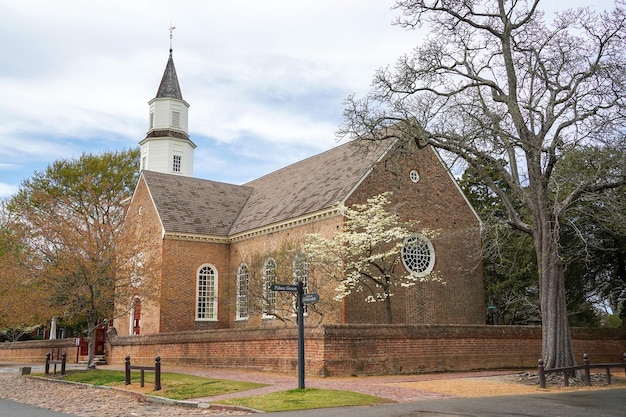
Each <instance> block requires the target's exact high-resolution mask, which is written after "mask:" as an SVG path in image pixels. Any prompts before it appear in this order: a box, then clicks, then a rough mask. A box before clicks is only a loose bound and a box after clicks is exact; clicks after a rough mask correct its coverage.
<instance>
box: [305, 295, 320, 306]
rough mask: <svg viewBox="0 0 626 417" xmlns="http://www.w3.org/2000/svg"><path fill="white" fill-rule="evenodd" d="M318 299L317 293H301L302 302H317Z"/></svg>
mask: <svg viewBox="0 0 626 417" xmlns="http://www.w3.org/2000/svg"><path fill="white" fill-rule="evenodd" d="M319 300H320V295H319V294H302V303H303V304H312V303H317V302H318V301H319Z"/></svg>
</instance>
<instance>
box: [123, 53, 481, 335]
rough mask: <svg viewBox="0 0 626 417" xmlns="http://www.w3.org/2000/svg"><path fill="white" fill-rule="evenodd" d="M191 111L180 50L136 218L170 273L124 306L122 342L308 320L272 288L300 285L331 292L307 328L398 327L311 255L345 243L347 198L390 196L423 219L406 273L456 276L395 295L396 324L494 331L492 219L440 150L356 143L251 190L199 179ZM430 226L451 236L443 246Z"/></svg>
mask: <svg viewBox="0 0 626 417" xmlns="http://www.w3.org/2000/svg"><path fill="white" fill-rule="evenodd" d="M188 109H189V104H188V103H187V102H186V101H185V100H184V99H183V97H182V93H181V89H180V85H179V82H178V78H177V75H176V70H175V67H174V61H173V58H172V53H171V51H170V55H169V59H168V61H167V65H166V68H165V72H164V74H163V78H162V80H161V83H160V85H159V87H158V90H157V94H156V97H155V98H154V99H152V100H151V101H150V102H149V130H148V133H147V134H146V137H145V139H143V140H142V141H141V142H140V146H141V175H140V179H139V181H138V184H137V186H136V189H135V192H134V194H133V196H132V199H131V200H130V202H129V203H128V207H127V220H126V222H127V224H128V225H129V227H128V229H129V230H130V229H132V230H135V231H137V230H139V231H141V233H140V235H141V238H140V240H141V242H140V243H138V244H137V248H138V249H137V251H138V253H137V258H138V259H141V262H143V263H150V264H151V265H156V268H155V271H153V273H152V274H151V276H150V277H149V278H148V277H134V278H135V279H137V280H138V282H141V280H142V279H145V280H151V282H152V283H153V284H155V285H154V290H153V291H151V292H150V293H149V295H143V296H141V297H136V298H133V299H131V300H127V302H126V303H120V302H118V304H117V305H116V311H117V312H118V313H120V314H123V316H122V317H121V318H120V317H118V318H116V319H115V328H116V330H117V334H118V335H120V336H123V335H137V334H141V335H149V334H156V333H169V332H181V331H193V330H212V329H237V328H239V329H242V328H255V329H258V328H264V327H278V326H290V325H294V323H295V314H294V302H293V295H292V294H291V293H288V292H275V291H271V290H270V285H271V284H274V283H281V284H291V283H293V282H295V281H298V280H300V281H302V282H303V283H304V287H305V288H306V291H307V292H308V293H317V294H319V296H320V299H319V301H318V302H317V303H315V304H308V305H307V314H306V320H305V324H306V325H307V326H316V325H320V324H359V323H363V324H384V323H385V320H386V315H385V308H384V305H383V304H384V303H379V302H375V303H367V302H365V295H363V294H359V293H357V294H352V295H350V296H348V297H346V298H344V299H343V300H341V301H336V300H335V299H334V295H335V294H334V290H335V287H336V282H335V283H333V282H328V281H329V280H328V279H327V278H325V277H324V276H320V274H316V273H315V272H314V271H312V270H311V269H310V268H309V265H308V264H307V262H306V259H305V258H304V256H303V255H302V253H301V252H300V251H299V247H300V246H301V245H302V242H303V240H304V237H305V236H306V235H307V234H309V233H314V232H315V233H321V234H323V235H324V236H326V237H329V238H331V237H332V236H333V234H334V233H336V232H337V231H338V230H340V229H341V228H342V224H343V221H344V218H343V216H342V215H341V214H340V212H339V209H338V208H339V204H340V203H343V204H345V205H346V206H351V205H353V204H355V203H364V202H365V201H366V200H367V199H368V198H369V197H372V196H376V195H378V194H381V193H383V192H389V193H390V199H391V200H392V206H393V208H394V210H397V212H398V213H399V214H400V215H401V217H402V218H403V219H407V220H409V219H410V220H417V221H418V223H417V226H416V227H415V230H413V231H412V232H413V233H412V234H411V235H410V236H407V237H406V239H405V242H404V244H405V246H406V248H407V249H409V250H406V251H403V254H402V259H401V260H402V263H401V266H402V267H403V268H406V269H407V270H408V271H411V272H412V273H414V274H417V275H420V274H428V273H430V272H432V271H434V272H436V273H437V275H438V276H439V277H440V278H441V279H442V280H443V281H444V282H445V284H442V283H438V282H422V283H418V284H416V285H415V286H412V287H409V288H400V287H398V288H395V289H394V295H393V298H392V309H393V317H394V323H398V324H484V322H485V311H484V293H483V277H482V265H481V240H480V227H481V223H480V220H479V218H478V217H477V215H476V212H475V211H474V210H473V209H472V207H471V206H470V204H469V203H468V201H467V200H466V198H465V197H464V195H463V193H462V192H461V190H460V189H459V187H458V185H457V184H456V182H455V180H454V179H453V177H452V176H451V175H450V173H449V172H448V170H447V169H446V167H445V165H444V164H443V162H442V160H441V159H440V158H439V156H438V154H437V153H436V152H435V151H434V150H433V149H431V148H424V149H417V148H415V147H413V148H411V147H409V148H401V147H400V145H398V144H396V143H394V142H387V143H384V142H381V143H378V144H376V145H372V146H370V147H368V148H367V149H365V148H363V147H362V146H361V147H360V146H357V145H355V144H353V143H345V144H342V145H340V146H337V147H335V148H333V149H330V150H328V151H326V152H322V153H320V154H318V155H315V156H312V157H310V158H307V159H304V160H302V161H299V162H296V163H294V164H292V165H289V166H287V167H284V168H282V169H279V170H277V171H275V172H272V173H269V174H267V175H264V176H262V177H260V178H258V179H255V180H253V181H250V182H248V183H246V184H242V185H234V184H226V183H222V182H216V181H211V180H206V179H199V178H194V177H193V161H194V149H195V148H196V145H195V144H194V142H193V141H192V140H191V139H190V137H189V134H188ZM420 228H428V229H431V230H437V231H438V234H437V236H436V237H434V238H432V239H430V240H429V239H427V238H426V237H424V236H422V235H421V234H420ZM135 236H139V234H136V235H135ZM129 238H132V237H129ZM138 239H139V238H138ZM137 285H141V284H137Z"/></svg>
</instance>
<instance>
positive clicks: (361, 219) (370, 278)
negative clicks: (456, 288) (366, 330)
mask: <svg viewBox="0 0 626 417" xmlns="http://www.w3.org/2000/svg"><path fill="white" fill-rule="evenodd" d="M389 197H390V193H383V194H380V195H377V196H375V197H372V198H370V199H368V200H367V203H365V204H355V205H354V206H352V207H346V206H343V205H342V206H341V207H340V211H341V214H342V215H343V217H344V219H345V221H344V225H343V230H341V231H340V232H338V233H337V234H335V235H334V236H332V237H330V238H327V237H325V236H322V235H321V234H320V233H312V234H308V235H307V236H306V241H305V244H304V246H303V252H304V253H305V255H306V257H307V260H308V261H309V264H310V265H314V266H315V269H316V270H317V271H321V272H322V273H323V274H324V275H326V276H327V277H329V278H331V279H334V280H336V281H337V282H338V285H337V287H336V295H335V299H336V300H337V301H340V300H342V299H343V298H345V297H347V296H348V295H350V294H352V293H363V294H364V300H365V301H367V302H383V303H385V312H386V316H387V323H393V316H392V309H391V298H392V296H393V288H394V287H397V286H401V287H411V286H413V285H415V284H416V283H417V282H423V281H433V280H436V281H441V279H440V278H439V277H438V275H437V274H436V273H434V272H431V273H429V274H424V275H422V274H420V275H418V274H415V273H411V272H408V271H407V270H406V269H404V268H403V266H402V261H401V252H402V247H403V245H404V242H405V239H406V238H407V237H408V236H410V235H412V234H413V233H414V231H413V230H411V229H413V228H414V226H415V225H414V224H412V222H405V221H403V220H402V219H401V218H400V216H399V215H398V214H397V213H396V212H395V211H393V210H391V209H390V204H391V201H390V199H389ZM419 233H420V234H421V235H422V236H424V237H426V238H431V237H434V236H435V235H436V233H435V232H434V231H432V230H427V229H421V230H420V231H419Z"/></svg>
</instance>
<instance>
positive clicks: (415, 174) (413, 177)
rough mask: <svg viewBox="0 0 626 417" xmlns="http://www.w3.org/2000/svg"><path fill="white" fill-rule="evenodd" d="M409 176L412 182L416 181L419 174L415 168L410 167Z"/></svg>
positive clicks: (418, 178)
mask: <svg viewBox="0 0 626 417" xmlns="http://www.w3.org/2000/svg"><path fill="white" fill-rule="evenodd" d="M409 178H411V181H413V182H418V181H419V180H420V174H419V172H417V170H416V169H412V170H411V172H409Z"/></svg>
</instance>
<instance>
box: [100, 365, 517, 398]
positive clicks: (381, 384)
mask: <svg viewBox="0 0 626 417" xmlns="http://www.w3.org/2000/svg"><path fill="white" fill-rule="evenodd" d="M98 368H99V369H112V370H123V369H124V366H123V365H101V366H99V367H98ZM162 372H176V373H183V374H191V375H197V376H201V377H205V378H213V379H228V380H235V381H246V382H258V383H262V384H268V386H266V387H262V388H256V389H252V390H247V391H243V392H236V393H230V394H225V395H219V396H215V397H204V398H194V399H191V400H190V401H196V402H199V403H210V402H214V401H219V400H223V399H229V398H236V397H248V396H253V395H261V394H267V393H270V392H277V391H285V390H291V389H296V388H298V376H297V374H294V375H285V374H276V373H272V372H262V371H255V370H245V369H222V368H204V367H189V366H174V367H169V366H167V365H165V364H164V365H163V367H162ZM514 373H516V372H515V371H481V372H463V373H441V374H420V375H390V376H358V377H341V378H332V377H329V378H320V377H306V378H305V388H318V389H332V390H345V391H352V392H358V393H362V394H369V395H374V396H377V397H380V398H385V399H387V400H389V401H392V402H403V403H404V402H413V401H420V400H430V399H437V398H450V397H455V396H454V395H448V394H442V393H438V392H432V391H426V390H421V389H418V388H415V387H412V386H411V385H412V384H411V383H414V382H421V381H435V380H446V381H447V380H458V379H467V378H472V379H474V378H487V377H493V376H499V375H510V374H514Z"/></svg>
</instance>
